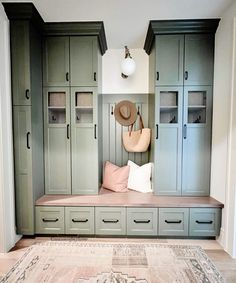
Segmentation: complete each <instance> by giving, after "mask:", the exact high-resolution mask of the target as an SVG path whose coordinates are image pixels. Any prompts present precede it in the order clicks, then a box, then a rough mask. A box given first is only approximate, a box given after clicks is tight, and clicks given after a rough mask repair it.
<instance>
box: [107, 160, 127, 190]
mask: <svg viewBox="0 0 236 283" xmlns="http://www.w3.org/2000/svg"><path fill="white" fill-rule="evenodd" d="M128 177H129V166H127V165H126V166H123V167H119V166H116V165H115V164H112V163H111V162H109V161H106V162H105V166H104V175H103V184H102V186H103V188H106V189H109V190H111V191H115V192H127V191H128V189H127V184H128Z"/></svg>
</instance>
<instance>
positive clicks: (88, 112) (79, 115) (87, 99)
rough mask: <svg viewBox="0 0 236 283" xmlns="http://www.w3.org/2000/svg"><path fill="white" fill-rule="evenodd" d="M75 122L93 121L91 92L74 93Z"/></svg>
mask: <svg viewBox="0 0 236 283" xmlns="http://www.w3.org/2000/svg"><path fill="white" fill-rule="evenodd" d="M75 108H76V111H75V113H76V119H75V120H76V123H93V92H82V91H81V92H76V93H75Z"/></svg>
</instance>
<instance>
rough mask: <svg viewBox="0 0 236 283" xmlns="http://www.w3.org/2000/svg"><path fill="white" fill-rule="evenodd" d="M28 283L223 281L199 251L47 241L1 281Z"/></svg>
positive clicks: (31, 249) (151, 245) (33, 248)
mask: <svg viewBox="0 0 236 283" xmlns="http://www.w3.org/2000/svg"><path fill="white" fill-rule="evenodd" d="M0 282H1V283H5V282H17V283H20V282H24V283H25V282H27V283H42V282H44V283H45V282H47V283H48V282H50V283H62V282H63V283H70V282H73V283H82V282H83V283H87V282H91V283H95V282H96V283H136V282H137V283H147V282H148V283H149V282H150V283H159V282H160V283H168V282H171V283H173V282H178V283H182V282H184V283H187V282H191V283H200V282H204V283H218V282H225V281H224V279H223V277H222V276H221V274H220V273H219V271H218V270H217V269H216V267H215V266H214V264H213V263H212V262H211V260H210V259H209V258H208V256H207V255H206V253H205V252H204V251H203V250H202V249H201V248H200V247H198V246H183V245H169V244H156V243H137V242H136V243H132V242H128V243H120V242H116V243H115V242H107V243H104V242H81V241H48V242H44V243H41V244H36V245H33V246H31V247H29V248H28V249H27V250H26V252H25V254H24V256H23V257H22V258H21V259H20V260H19V261H18V262H17V263H16V264H15V265H14V267H13V268H12V269H11V270H10V271H9V272H8V274H7V275H6V276H5V277H4V278H2V279H1V280H0Z"/></svg>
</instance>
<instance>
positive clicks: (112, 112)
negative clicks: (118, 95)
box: [111, 106, 114, 115]
mask: <svg viewBox="0 0 236 283" xmlns="http://www.w3.org/2000/svg"><path fill="white" fill-rule="evenodd" d="M113 114H114V111H113V106H112V107H111V115H113Z"/></svg>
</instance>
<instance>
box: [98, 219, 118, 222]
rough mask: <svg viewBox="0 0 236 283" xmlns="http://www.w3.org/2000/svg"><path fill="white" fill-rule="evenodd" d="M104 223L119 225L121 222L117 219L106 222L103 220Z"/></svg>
mask: <svg viewBox="0 0 236 283" xmlns="http://www.w3.org/2000/svg"><path fill="white" fill-rule="evenodd" d="M102 222H104V223H118V222H119V220H118V219H116V220H106V219H102Z"/></svg>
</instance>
